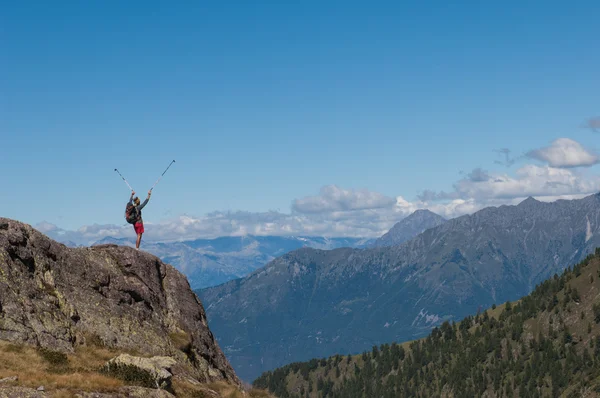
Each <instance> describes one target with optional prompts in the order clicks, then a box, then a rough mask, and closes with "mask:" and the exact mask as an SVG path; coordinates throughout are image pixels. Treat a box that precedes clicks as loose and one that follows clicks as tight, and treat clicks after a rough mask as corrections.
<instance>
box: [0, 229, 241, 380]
mask: <svg viewBox="0 0 600 398" xmlns="http://www.w3.org/2000/svg"><path fill="white" fill-rule="evenodd" d="M0 339H2V340H8V341H12V342H15V343H22V344H31V345H36V346H41V347H45V348H49V349H52V350H58V351H63V352H71V351H73V349H74V347H75V346H76V345H77V344H86V342H87V341H88V340H89V339H92V340H93V341H95V342H101V343H102V344H103V345H105V346H107V347H111V348H122V349H132V350H137V351H138V352H139V353H140V354H141V355H143V356H170V357H173V358H174V359H175V360H176V361H177V364H176V365H175V366H174V368H173V370H174V372H178V374H182V375H188V376H190V377H193V378H194V379H196V380H198V381H201V382H211V381H219V380H224V381H227V382H229V383H232V384H234V385H237V386H241V384H240V381H239V379H238V378H237V376H236V374H235V372H234V371H233V369H232V368H231V366H230V364H229V362H228V361H227V359H226V358H225V356H224V355H223V352H222V351H221V349H220V347H219V345H218V344H217V342H216V341H215V339H214V336H213V334H212V332H211V331H210V329H209V327H208V323H207V321H206V315H205V312H204V308H203V306H202V303H201V302H200V300H199V299H198V297H197V296H196V295H195V294H194V293H193V292H192V290H191V289H190V286H189V284H188V282H187V279H186V278H185V276H184V275H183V274H181V273H180V272H179V271H177V270H176V269H175V268H173V267H172V266H170V265H167V264H164V263H163V262H162V261H160V260H159V259H158V258H157V257H155V256H153V255H151V254H147V253H144V252H142V251H139V252H138V251H136V250H135V249H132V248H129V247H119V246H116V245H104V246H95V247H93V248H67V247H66V246H65V245H62V244H60V243H58V242H56V241H54V240H52V239H50V238H48V237H47V236H45V235H43V234H42V233H40V232H38V231H37V230H35V229H33V228H31V226H29V225H26V224H23V223H20V222H17V221H13V220H9V219H4V218H0Z"/></svg>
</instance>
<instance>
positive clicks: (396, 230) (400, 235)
mask: <svg viewBox="0 0 600 398" xmlns="http://www.w3.org/2000/svg"><path fill="white" fill-rule="evenodd" d="M445 222H446V219H445V218H444V217H442V216H440V215H438V214H436V213H434V212H432V211H431V210H428V209H419V210H416V211H414V212H413V213H411V214H410V215H408V216H407V217H405V218H404V219H402V220H400V221H399V222H397V223H396V224H395V225H394V226H393V227H392V228H391V229H390V230H389V231H388V232H387V233H386V234H384V235H383V236H382V237H381V238H379V239H377V240H376V241H375V242H374V243H373V246H379V247H381V246H395V245H399V244H402V243H404V242H406V241H408V240H410V239H412V238H414V237H415V236H417V235H419V234H420V233H422V232H423V231H425V230H427V229H429V228H433V227H437V226H438V225H441V224H443V223H445Z"/></svg>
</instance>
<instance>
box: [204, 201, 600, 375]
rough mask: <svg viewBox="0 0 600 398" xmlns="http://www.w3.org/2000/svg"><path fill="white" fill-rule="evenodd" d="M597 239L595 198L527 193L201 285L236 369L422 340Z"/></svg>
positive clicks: (526, 288)
mask: <svg viewBox="0 0 600 398" xmlns="http://www.w3.org/2000/svg"><path fill="white" fill-rule="evenodd" d="M598 246H600V196H599V195H591V196H588V197H586V198H583V199H580V200H570V201H569V200H559V201H556V202H553V203H544V202H538V201H536V200H534V199H528V200H525V201H524V202H522V203H521V204H519V205H517V206H501V207H497V208H486V209H483V210H481V211H478V212H476V213H474V214H473V215H468V216H463V217H458V218H455V219H451V220H448V221H447V222H445V223H443V224H442V225H439V226H437V227H434V228H430V229H428V230H426V231H425V232H423V233H421V234H419V235H418V236H417V237H415V238H414V239H412V240H410V241H407V242H405V243H403V244H402V245H397V246H392V247H380V248H372V249H361V250H358V249H336V250H331V251H324V250H314V249H300V250H297V251H294V252H292V253H289V254H287V255H285V256H282V257H280V258H278V259H276V260H274V261H272V262H270V263H269V264H268V265H267V266H265V267H263V268H261V269H259V270H257V271H255V272H253V273H252V274H251V275H249V276H248V277H246V278H244V279H240V280H235V281H231V282H228V283H226V284H223V285H220V286H216V287H213V288H209V289H205V290H202V291H200V297H201V299H202V300H203V302H204V303H205V305H206V309H207V314H208V318H209V320H210V323H211V327H212V328H213V330H214V331H215V333H216V334H217V336H219V343H220V344H221V347H223V349H224V351H225V353H226V354H227V355H228V358H229V360H230V361H231V363H232V365H233V366H234V368H235V370H236V373H237V374H238V375H239V376H240V377H241V378H242V379H244V380H248V381H252V380H254V379H255V378H256V377H257V376H259V375H260V374H261V373H262V372H263V371H266V370H271V369H273V368H276V367H278V366H281V365H284V364H288V363H291V362H295V361H306V360H310V359H312V358H322V357H327V356H330V355H335V354H336V353H340V354H351V353H359V352H361V351H363V350H369V349H371V347H372V346H373V345H376V344H377V345H378V344H381V343H391V342H393V341H406V340H412V339H414V338H418V337H422V336H424V335H426V334H427V333H429V331H430V330H431V328H432V327H434V326H438V325H440V324H441V323H442V322H443V321H445V320H456V321H458V320H460V319H462V318H463V317H464V316H466V315H469V314H475V313H476V312H477V310H478V308H479V307H480V306H481V307H482V308H487V307H489V306H491V305H492V304H493V303H497V304H500V303H504V302H505V301H507V300H511V301H512V300H515V299H518V298H520V297H522V296H524V295H526V294H528V293H529V292H531V290H532V289H533V288H534V287H535V285H536V284H538V283H540V282H542V281H543V280H545V279H547V278H549V277H551V276H552V275H553V274H554V273H558V272H560V271H562V270H563V269H565V268H566V267H567V266H569V265H572V264H575V263H577V262H579V261H581V260H582V259H583V258H585V256H586V255H587V254H589V253H591V252H593V251H594V250H595V248H596V247H598Z"/></svg>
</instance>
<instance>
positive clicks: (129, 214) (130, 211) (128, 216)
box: [125, 203, 138, 224]
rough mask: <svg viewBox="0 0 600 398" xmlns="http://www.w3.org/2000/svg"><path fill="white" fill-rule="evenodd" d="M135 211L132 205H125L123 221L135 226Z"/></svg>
mask: <svg viewBox="0 0 600 398" xmlns="http://www.w3.org/2000/svg"><path fill="white" fill-rule="evenodd" d="M137 216H138V214H137V210H136V208H135V206H134V205H132V204H129V203H127V207H125V220H127V222H128V223H129V224H135V222H136V220H137Z"/></svg>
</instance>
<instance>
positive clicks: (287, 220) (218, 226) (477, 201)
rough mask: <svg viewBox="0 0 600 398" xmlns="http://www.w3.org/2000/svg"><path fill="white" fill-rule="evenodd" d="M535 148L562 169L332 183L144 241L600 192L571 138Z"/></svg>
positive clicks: (377, 222)
mask: <svg viewBox="0 0 600 398" xmlns="http://www.w3.org/2000/svg"><path fill="white" fill-rule="evenodd" d="M573 143H575V144H576V145H574V144H573ZM561 148H562V149H561ZM561 151H562V152H561ZM537 153H538V155H539V156H540V157H541V158H543V159H546V160H547V161H548V162H549V163H552V164H554V165H558V166H561V167H553V166H550V165H546V166H537V165H532V164H526V165H524V166H522V167H520V168H519V169H517V170H516V171H515V172H514V174H513V175H509V174H507V173H497V172H491V171H487V170H483V169H481V168H476V169H474V170H473V171H472V172H470V173H466V174H465V177H464V178H462V179H461V180H459V181H457V182H456V183H455V184H454V186H453V190H452V191H450V192H435V191H431V190H426V191H424V193H423V194H422V195H419V196H418V197H417V198H416V199H415V200H409V199H407V198H404V197H403V196H397V197H389V196H386V195H383V194H381V193H378V192H373V191H368V190H365V189H363V190H355V189H349V188H341V187H339V186H336V185H330V186H325V187H322V188H321V190H320V191H319V194H317V195H313V196H307V197H304V198H299V199H296V200H294V201H293V202H292V206H291V212H290V213H281V212H278V211H269V212H259V213H252V212H247V211H236V212H221V211H216V212H212V213H209V214H206V215H204V216H190V215H183V216H179V217H173V218H170V219H167V220H164V221H160V222H157V223H152V222H148V220H147V221H146V223H145V224H146V233H145V234H144V239H145V240H152V241H170V240H182V239H186V240H187V239H196V238H214V237H218V236H240V235H247V234H251V235H313V236H330V237H333V236H353V237H379V236H381V235H383V234H384V233H385V232H387V231H388V230H389V229H390V228H391V227H392V226H393V225H394V224H395V223H396V222H398V221H400V220H401V219H403V218H404V217H406V216H407V215H409V214H411V213H412V212H414V211H415V210H418V209H429V210H431V211H433V212H435V213H437V214H439V215H441V216H443V217H446V218H453V217H457V216H461V215H464V214H471V213H473V212H475V211H478V210H480V209H482V208H484V207H488V206H500V205H503V204H517V203H519V202H521V201H522V200H524V199H525V198H527V197H529V196H533V197H534V198H536V199H538V200H540V201H554V200H557V199H575V198H581V197H583V196H586V195H589V194H593V193H596V192H599V191H600V176H594V175H592V176H585V175H584V174H582V171H580V169H576V168H573V167H568V168H567V167H565V166H566V165H574V164H576V163H577V164H579V165H582V164H585V163H586V162H587V163H590V162H591V158H590V157H589V156H588V155H586V154H589V153H588V152H587V151H585V150H584V149H582V148H581V146H580V145H579V144H577V143H576V142H575V141H572V140H567V139H561V140H557V141H554V142H553V143H552V145H551V146H550V147H548V148H542V149H540V150H538V151H537ZM586 156H588V157H586ZM594 159H595V158H594ZM37 228H38V229H39V230H40V231H42V232H44V233H47V234H48V235H50V236H52V237H55V238H60V240H62V241H66V240H70V241H73V242H75V243H78V244H86V245H88V244H91V243H93V242H95V241H98V240H100V239H102V238H103V237H106V236H112V237H115V238H121V237H128V238H134V237H135V234H134V232H133V227H132V226H131V225H129V224H123V225H98V224H94V225H89V226H84V227H81V228H80V229H78V230H77V231H64V230H61V229H60V228H58V227H56V226H55V225H53V224H49V223H40V224H38V226H37Z"/></svg>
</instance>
